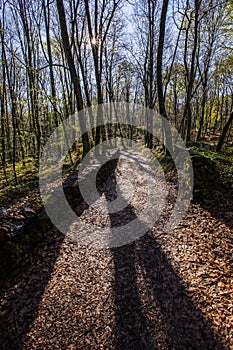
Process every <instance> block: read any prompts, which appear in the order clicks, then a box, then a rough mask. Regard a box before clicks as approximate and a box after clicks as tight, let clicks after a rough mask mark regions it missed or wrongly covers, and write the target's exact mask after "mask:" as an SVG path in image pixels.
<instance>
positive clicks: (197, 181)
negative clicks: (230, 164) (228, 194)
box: [192, 155, 220, 200]
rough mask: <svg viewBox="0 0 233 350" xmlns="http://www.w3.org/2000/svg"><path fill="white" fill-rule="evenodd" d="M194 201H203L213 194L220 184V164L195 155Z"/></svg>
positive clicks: (193, 159)
mask: <svg viewBox="0 0 233 350" xmlns="http://www.w3.org/2000/svg"><path fill="white" fill-rule="evenodd" d="M192 164H193V174H194V200H195V199H203V198H205V197H207V196H209V195H211V194H212V193H213V191H214V190H215V189H217V188H218V187H219V184H220V174H219V171H218V164H217V163H216V162H215V161H214V160H212V159H210V158H207V157H205V156H203V155H193V156H192Z"/></svg>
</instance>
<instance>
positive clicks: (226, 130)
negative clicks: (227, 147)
mask: <svg viewBox="0 0 233 350" xmlns="http://www.w3.org/2000/svg"><path fill="white" fill-rule="evenodd" d="M232 122H233V111H232V112H231V115H230V118H229V119H228V121H227V122H226V124H225V126H224V128H223V131H222V134H221V136H220V138H219V141H218V144H217V147H216V151H217V152H220V151H221V150H222V146H223V144H224V141H225V138H226V135H227V132H228V130H229V128H230V125H231V123H232Z"/></svg>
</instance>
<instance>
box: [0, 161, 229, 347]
mask: <svg viewBox="0 0 233 350" xmlns="http://www.w3.org/2000/svg"><path fill="white" fill-rule="evenodd" d="M136 166H137V165H136V164H135V167H136ZM139 173H140V172H139ZM132 174H133V176H132ZM136 174H137V172H134V171H133V170H132V162H127V159H121V158H120V159H119V162H118V164H117V167H116V169H115V171H114V173H112V174H111V175H110V176H109V177H108V179H107V180H106V181H105V183H103V184H102V185H101V186H100V192H101V193H105V194H107V195H108V196H109V198H111V196H113V197H114V195H115V193H114V192H115V186H114V181H115V180H116V179H117V181H118V180H120V178H121V177H122V176H123V175H124V177H125V178H128V179H132V178H133V177H134V176H135V177H137V175H136ZM136 180H137V179H136ZM136 180H135V181H136ZM144 182H146V176H145V177H143V176H142V174H140V177H139V175H138V191H135V192H134V198H133V203H131V202H129V203H130V204H131V206H132V207H133V208H134V210H133V211H132V210H129V211H128V213H127V215H126V216H124V218H122V217H115V218H113V217H111V216H109V215H108V214H106V213H105V214H104V213H102V212H101V213H100V212H99V213H98V212H96V208H94V209H93V208H92V206H90V207H85V208H81V209H80V208H77V211H78V212H79V215H80V218H83V220H86V221H87V222H88V221H89V222H92V223H93V222H95V223H96V224H98V225H100V226H101V225H109V226H110V225H112V226H117V225H119V224H120V223H121V224H122V222H123V223H124V220H126V221H128V220H130V219H132V218H135V216H138V215H139V213H140V212H141V211H142V209H143V203H144V197H145V183H144ZM164 185H165V186H166V189H167V191H168V196H167V202H166V206H165V208H164V210H163V213H162V215H161V217H160V219H159V221H158V222H157V223H156V225H155V226H154V227H153V228H152V229H151V230H150V231H149V232H147V234H145V235H144V236H143V237H141V238H140V239H138V240H136V241H134V242H132V243H130V244H128V245H125V246H122V247H118V248H109V249H107V248H104V249H96V248H93V247H91V246H84V245H80V244H78V243H77V242H75V241H74V240H73V239H72V237H70V236H68V235H67V236H64V235H63V234H61V233H60V232H59V231H58V230H57V229H56V228H53V229H52V230H50V231H49V232H48V233H47V235H46V236H45V237H44V239H43V240H42V241H41V242H40V243H39V244H38V245H37V246H36V248H35V249H34V250H33V251H32V252H30V253H27V254H26V255H25V256H24V259H23V260H22V261H21V262H20V264H19V265H18V267H17V269H16V270H15V271H14V272H13V273H12V274H11V276H10V277H9V278H7V279H6V280H4V281H2V282H1V284H0V287H1V292H0V349H5V350H11V349H12V350H16V349H25V350H26V349H28V350H29V349H30V350H31V349H51V350H55V349H64V350H66V349H70V350H71V349H96V350H97V349H117V350H134V349H135V350H138V349H148V350H151V349H161V350H163V349H164V350H165V349H177V350H178V349H180V350H188V349H198V350H199V349H233V299H232V295H233V284H232V282H233V276H232V271H233V268H232V267H233V266H232V265H233V264H232V263H233V261H232V249H233V235H232V233H233V214H232V207H231V206H232V200H233V195H232V190H230V189H225V188H217V189H216V191H217V200H216V197H213V198H211V197H210V198H208V201H207V198H205V201H199V203H197V202H196V203H194V202H193V203H192V204H190V207H189V210H188V212H187V213H186V216H185V218H184V219H183V221H182V222H181V223H180V225H179V226H178V227H177V228H176V229H175V230H174V231H173V232H172V233H169V234H168V233H166V232H164V226H165V223H166V222H167V218H168V217H169V216H170V214H171V211H172V209H173V204H174V202H175V198H176V192H177V188H176V174H175V172H174V171H173V170H170V171H168V172H167V174H166V180H165V183H164ZM81 206H82V204H81ZM122 220H123V221H122Z"/></svg>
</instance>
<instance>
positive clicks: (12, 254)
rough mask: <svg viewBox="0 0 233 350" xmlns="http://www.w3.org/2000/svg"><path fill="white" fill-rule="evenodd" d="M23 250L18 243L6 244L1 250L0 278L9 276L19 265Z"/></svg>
mask: <svg viewBox="0 0 233 350" xmlns="http://www.w3.org/2000/svg"><path fill="white" fill-rule="evenodd" d="M22 252H23V250H22V248H21V247H20V245H19V244H18V243H13V242H10V241H9V242H6V243H5V244H4V245H3V246H1V248H0V276H1V277H5V276H7V275H8V274H9V273H10V272H11V271H12V270H13V269H14V268H15V266H16V265H17V263H18V261H19V259H20V257H21V255H22Z"/></svg>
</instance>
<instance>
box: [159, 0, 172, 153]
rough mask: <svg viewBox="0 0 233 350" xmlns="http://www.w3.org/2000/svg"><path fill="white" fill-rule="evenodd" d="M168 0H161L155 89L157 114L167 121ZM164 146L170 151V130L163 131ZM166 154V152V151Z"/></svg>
mask: <svg viewBox="0 0 233 350" xmlns="http://www.w3.org/2000/svg"><path fill="white" fill-rule="evenodd" d="M168 3H169V0H163V7H162V13H161V18H160V31H159V45H158V53H157V89H158V100H159V113H160V114H161V115H162V116H163V117H164V118H165V119H167V120H168V116H167V112H166V108H165V100H164V93H163V75H162V73H163V48H164V37H165V27H166V17H167V9H168ZM164 137H165V140H164V141H165V146H166V149H167V150H168V149H170V150H171V149H172V144H171V132H170V130H167V129H166V130H165V135H164ZM166 152H167V151H166Z"/></svg>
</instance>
